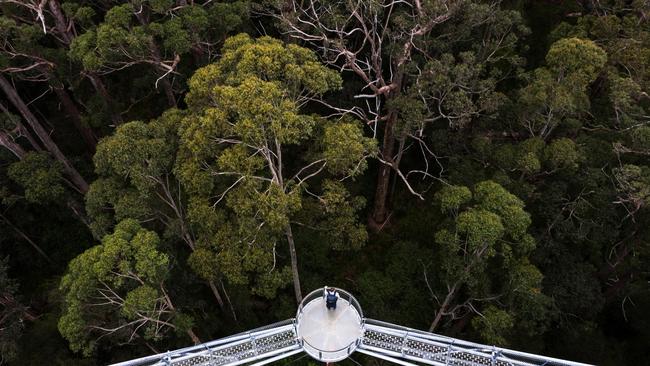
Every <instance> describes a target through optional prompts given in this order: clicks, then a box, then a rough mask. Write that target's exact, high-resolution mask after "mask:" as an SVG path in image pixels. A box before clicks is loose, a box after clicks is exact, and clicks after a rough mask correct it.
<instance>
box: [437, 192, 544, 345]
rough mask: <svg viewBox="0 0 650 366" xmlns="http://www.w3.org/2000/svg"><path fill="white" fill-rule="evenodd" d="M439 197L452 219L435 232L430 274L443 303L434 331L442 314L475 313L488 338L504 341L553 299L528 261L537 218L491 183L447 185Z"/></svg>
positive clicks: (466, 315) (450, 316) (475, 321)
mask: <svg viewBox="0 0 650 366" xmlns="http://www.w3.org/2000/svg"><path fill="white" fill-rule="evenodd" d="M436 201H437V204H438V205H439V207H440V209H441V210H442V212H444V213H447V214H448V215H449V219H448V220H447V222H446V223H444V224H443V228H441V229H440V230H438V231H437V232H436V233H435V239H434V240H435V247H436V255H435V257H436V260H437V261H438V262H437V263H438V266H437V271H436V273H434V274H430V275H429V276H427V277H428V278H429V279H432V280H431V282H430V283H429V282H428V285H429V289H430V291H431V296H432V297H433V299H434V301H435V302H436V304H437V305H438V309H437V310H436V313H435V316H434V319H433V321H432V322H431V325H430V327H429V331H435V330H436V329H438V328H439V327H440V325H441V324H442V323H443V320H444V319H448V320H449V322H451V321H460V320H461V319H464V320H465V321H467V320H469V319H472V318H474V319H473V320H472V324H473V325H474V326H475V328H476V329H478V330H480V332H481V334H482V335H483V337H484V338H485V339H486V340H488V341H491V342H495V343H503V340H504V338H503V336H504V334H505V332H507V331H508V330H510V329H511V328H512V327H513V325H514V324H515V320H517V324H519V325H522V326H523V327H525V326H526V325H529V324H534V323H535V321H536V319H539V316H540V314H543V312H544V306H545V303H546V302H547V299H546V297H545V296H544V295H542V294H541V280H542V274H541V273H540V272H539V270H538V269H537V268H535V266H534V265H532V264H531V263H530V262H529V260H528V257H529V255H530V253H531V251H532V250H533V249H534V248H535V239H534V238H533V237H532V236H531V235H529V234H528V233H527V231H528V227H529V226H530V224H531V219H530V215H529V214H528V213H527V212H526V211H524V209H523V207H524V204H523V202H522V201H521V200H520V199H518V198H517V197H516V196H514V195H513V194H511V193H509V192H508V191H507V190H505V189H504V188H503V187H502V186H500V185H499V184H497V183H495V182H492V181H483V182H480V183H478V184H476V185H475V186H474V188H473V190H470V189H469V188H467V187H464V186H446V187H444V188H442V189H441V190H440V191H439V192H438V193H437V194H436ZM434 279H435V280H434ZM476 316H477V317H476ZM528 330H529V331H530V330H534V328H533V327H530V329H528Z"/></svg>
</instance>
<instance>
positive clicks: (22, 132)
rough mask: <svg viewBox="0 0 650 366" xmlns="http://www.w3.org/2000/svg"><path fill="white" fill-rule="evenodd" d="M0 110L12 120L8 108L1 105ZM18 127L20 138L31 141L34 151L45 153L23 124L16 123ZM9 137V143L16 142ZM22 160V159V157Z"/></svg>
mask: <svg viewBox="0 0 650 366" xmlns="http://www.w3.org/2000/svg"><path fill="white" fill-rule="evenodd" d="M0 109H2V112H3V113H4V114H6V115H7V117H9V118H11V116H12V115H11V113H10V112H9V110H8V109H7V108H5V106H4V105H3V104H2V103H0ZM16 127H17V129H18V130H19V132H20V136H22V137H24V138H26V139H27V141H29V144H30V145H31V146H32V148H34V150H36V151H43V148H42V147H41V145H39V144H38V142H36V140H35V139H34V136H32V134H31V133H30V132H29V131H28V130H27V129H26V128H25V126H24V125H23V124H22V123H20V122H16ZM7 137H9V138H10V140H9V141H11V142H14V139H13V138H11V137H10V136H7ZM14 143H15V142H14ZM18 147H21V146H19V145H18ZM21 149H22V148H21ZM20 159H22V157H20Z"/></svg>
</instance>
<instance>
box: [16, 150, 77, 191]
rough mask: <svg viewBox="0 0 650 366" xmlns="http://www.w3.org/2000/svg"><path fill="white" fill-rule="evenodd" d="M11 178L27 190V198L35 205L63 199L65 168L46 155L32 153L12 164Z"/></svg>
mask: <svg viewBox="0 0 650 366" xmlns="http://www.w3.org/2000/svg"><path fill="white" fill-rule="evenodd" d="M8 175H9V177H10V178H11V179H12V180H14V181H15V182H16V183H18V184H20V185H21V186H22V187H23V189H24V190H25V198H26V199H27V200H28V201H29V202H34V203H43V204H47V203H52V202H58V201H60V200H61V198H63V195H64V193H65V189H64V188H63V166H62V164H61V163H59V162H58V161H54V160H53V159H52V158H51V157H50V156H48V155H47V154H46V153H37V152H32V153H29V154H27V155H26V156H25V157H24V158H23V159H22V160H20V161H18V162H15V163H13V164H11V166H10V167H9V170H8Z"/></svg>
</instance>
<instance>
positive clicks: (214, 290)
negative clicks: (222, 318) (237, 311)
mask: <svg viewBox="0 0 650 366" xmlns="http://www.w3.org/2000/svg"><path fill="white" fill-rule="evenodd" d="M208 285H209V286H210V290H212V294H213V295H214V298H215V299H217V303H219V307H220V308H221V310H224V303H223V299H222V298H221V294H219V290H218V289H217V286H216V285H215V284H214V281H208Z"/></svg>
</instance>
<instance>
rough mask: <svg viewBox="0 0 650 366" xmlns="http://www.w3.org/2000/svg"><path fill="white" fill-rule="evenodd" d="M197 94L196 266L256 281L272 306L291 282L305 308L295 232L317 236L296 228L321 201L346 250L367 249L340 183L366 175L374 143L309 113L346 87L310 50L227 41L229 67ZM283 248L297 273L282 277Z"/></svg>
mask: <svg viewBox="0 0 650 366" xmlns="http://www.w3.org/2000/svg"><path fill="white" fill-rule="evenodd" d="M189 85H190V92H189V94H188V96H187V104H188V106H189V113H188V116H187V117H186V118H185V119H184V122H183V126H182V128H181V145H182V146H181V149H182V151H181V159H180V160H179V165H178V171H179V175H180V177H181V179H182V180H183V182H184V184H185V186H186V187H187V189H188V190H189V191H190V192H192V193H191V194H192V196H194V197H195V199H194V201H193V202H192V208H191V213H190V215H192V216H194V217H195V222H196V223H197V224H199V226H200V227H202V228H203V229H202V231H203V234H202V235H201V236H202V238H200V239H199V241H200V242H201V243H203V244H202V246H203V249H202V250H201V251H197V252H195V253H196V255H194V257H193V258H191V261H192V262H193V263H194V265H195V266H196V267H200V268H203V269H205V272H206V276H210V275H212V272H213V271H214V270H213V269H212V270H210V269H211V268H220V269H221V271H223V272H224V273H225V274H226V277H228V278H229V280H230V281H232V282H234V283H245V282H247V281H248V275H247V273H250V272H253V273H256V275H255V277H256V279H257V284H256V286H255V287H254V291H255V292H257V293H259V294H263V295H265V296H274V293H275V290H276V289H277V287H279V286H281V285H282V284H284V283H285V282H286V279H288V278H292V279H293V285H294V293H295V298H296V301H297V302H300V300H301V299H302V292H301V288H300V276H299V273H298V255H297V252H296V243H295V240H294V227H295V225H298V224H301V226H309V227H312V225H307V224H305V222H298V220H299V218H300V217H302V218H304V215H305V212H306V210H305V209H304V208H305V207H306V205H307V202H308V201H313V202H315V203H317V204H318V205H320V207H321V211H324V212H325V213H324V216H325V219H324V220H321V222H320V225H321V226H323V225H329V227H330V229H334V228H336V232H334V231H333V230H330V233H331V234H332V236H335V237H338V239H335V242H337V243H339V247H340V248H345V247H358V246H360V245H361V244H362V243H363V242H364V241H365V238H366V233H365V229H364V228H363V227H362V226H361V225H359V224H358V223H356V214H355V211H356V210H357V209H358V208H359V207H360V206H361V202H360V201H359V199H348V198H347V197H348V195H349V194H348V193H347V191H346V189H345V186H344V185H343V184H342V181H344V180H345V179H347V178H352V177H354V176H356V175H358V174H359V173H361V172H362V171H363V170H364V169H365V167H366V163H365V159H366V158H367V157H368V156H371V155H372V154H373V153H374V143H373V141H372V139H368V138H365V137H363V135H362V131H361V129H360V127H359V126H358V125H357V124H356V123H355V122H352V121H349V120H347V119H343V120H339V121H327V120H325V119H323V118H321V117H319V116H316V115H308V114H304V113H303V112H302V110H303V107H304V105H305V104H306V103H307V102H308V101H309V100H310V99H312V98H318V97H320V96H322V95H323V94H324V93H326V92H328V91H331V90H336V89H338V88H340V85H341V79H340V77H339V76H338V73H337V72H335V71H333V70H330V69H328V68H326V67H324V66H323V65H321V64H320V62H319V61H318V60H317V58H316V56H315V55H314V53H312V52H311V51H310V50H308V49H305V48H302V47H299V46H296V45H284V44H283V43H282V42H281V41H279V40H276V39H272V38H269V37H262V38H260V39H257V40H254V39H251V38H250V37H249V36H248V35H244V34H242V35H238V36H235V37H232V38H229V39H228V40H227V41H226V42H225V45H224V47H223V49H222V58H221V60H220V61H219V62H218V63H215V64H212V65H209V66H207V67H204V68H202V69H199V70H198V71H197V72H196V73H195V74H194V76H193V77H192V79H191V80H190V83H189ZM208 222H211V223H213V224H212V225H207V224H206V223H208ZM316 225H318V224H316ZM323 230H327V229H326V228H323ZM281 241H286V243H287V244H288V248H289V250H288V253H289V256H290V264H291V267H290V270H288V269H286V268H285V269H281V270H276V268H277V266H276V265H277V262H278V258H277V256H276V252H277V245H278V243H279V242H281ZM343 243H345V244H343Z"/></svg>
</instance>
